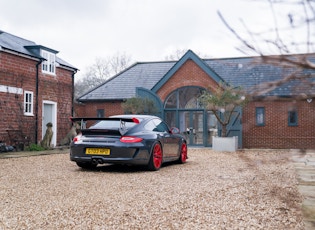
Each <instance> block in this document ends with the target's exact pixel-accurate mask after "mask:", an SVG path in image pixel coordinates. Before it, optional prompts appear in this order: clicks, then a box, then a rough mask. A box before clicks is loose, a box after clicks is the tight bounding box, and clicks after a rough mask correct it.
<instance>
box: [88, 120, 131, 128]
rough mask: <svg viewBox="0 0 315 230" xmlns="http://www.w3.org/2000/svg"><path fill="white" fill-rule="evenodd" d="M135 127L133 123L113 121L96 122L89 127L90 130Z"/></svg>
mask: <svg viewBox="0 0 315 230" xmlns="http://www.w3.org/2000/svg"><path fill="white" fill-rule="evenodd" d="M135 125H137V123H135V122H124V121H115V120H105V121H99V122H96V123H95V124H94V125H92V126H90V129H114V130H117V129H119V128H122V127H125V128H127V129H130V128H131V127H133V126H135Z"/></svg>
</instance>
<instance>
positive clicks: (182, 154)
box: [180, 143, 187, 163]
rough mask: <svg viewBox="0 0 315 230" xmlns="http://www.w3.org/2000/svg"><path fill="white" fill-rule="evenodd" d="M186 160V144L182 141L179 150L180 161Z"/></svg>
mask: <svg viewBox="0 0 315 230" xmlns="http://www.w3.org/2000/svg"><path fill="white" fill-rule="evenodd" d="M186 160H187V144H186V143H183V144H182V148H181V152H180V162H181V163H185V162H186Z"/></svg>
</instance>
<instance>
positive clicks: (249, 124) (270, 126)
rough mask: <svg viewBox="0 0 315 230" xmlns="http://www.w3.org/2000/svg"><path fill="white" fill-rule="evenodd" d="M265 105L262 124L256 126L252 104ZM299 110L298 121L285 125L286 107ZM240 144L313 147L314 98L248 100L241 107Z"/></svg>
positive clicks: (286, 118) (254, 146)
mask: <svg viewBox="0 0 315 230" xmlns="http://www.w3.org/2000/svg"><path fill="white" fill-rule="evenodd" d="M256 107H264V108H265V126H256V123H255V111H256V110H255V108H256ZM292 108H295V110H296V111H297V113H298V125H297V126H288V111H289V110H290V109H292ZM242 124H243V147H244V148H276V149H281V148H282V149H291V148H294V149H310V148H315V102H314V101H313V102H311V103H308V102H306V100H303V101H297V102H292V101H269V102H268V101H263V102H251V103H250V104H249V105H247V106H246V107H245V108H244V110H243V119H242Z"/></svg>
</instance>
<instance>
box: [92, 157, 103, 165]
mask: <svg viewBox="0 0 315 230" xmlns="http://www.w3.org/2000/svg"><path fill="white" fill-rule="evenodd" d="M92 163H93V164H95V165H96V164H103V163H104V162H103V160H102V159H95V158H94V159H92Z"/></svg>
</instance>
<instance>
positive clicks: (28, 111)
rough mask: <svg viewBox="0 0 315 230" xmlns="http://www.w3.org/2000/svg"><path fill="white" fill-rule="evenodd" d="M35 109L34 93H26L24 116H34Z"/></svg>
mask: <svg viewBox="0 0 315 230" xmlns="http://www.w3.org/2000/svg"><path fill="white" fill-rule="evenodd" d="M33 108H34V100H33V92H31V91H24V115H27V116H32V115H33Z"/></svg>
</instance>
